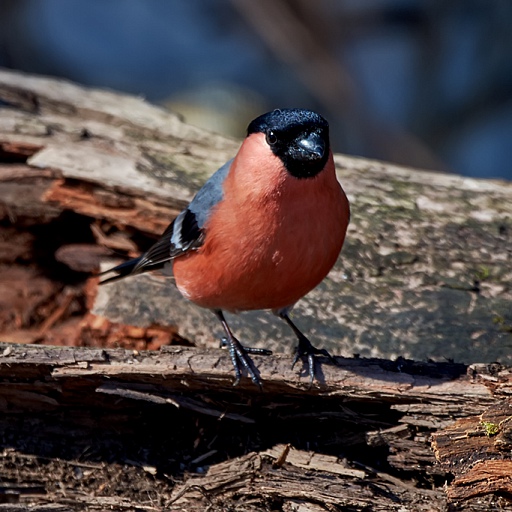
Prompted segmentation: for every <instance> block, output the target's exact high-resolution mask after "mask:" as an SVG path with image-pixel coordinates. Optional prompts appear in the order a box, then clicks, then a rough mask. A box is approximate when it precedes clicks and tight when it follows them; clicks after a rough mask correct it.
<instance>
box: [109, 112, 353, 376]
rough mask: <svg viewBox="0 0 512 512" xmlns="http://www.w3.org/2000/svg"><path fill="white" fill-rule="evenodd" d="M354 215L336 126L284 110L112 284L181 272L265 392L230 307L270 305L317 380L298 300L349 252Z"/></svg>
mask: <svg viewBox="0 0 512 512" xmlns="http://www.w3.org/2000/svg"><path fill="white" fill-rule="evenodd" d="M349 218H350V209H349V203H348V200H347V197H346V196H345V193H344V192H343V189H342V188H341V186H340V184H339V182H338V180H337V178H336V173H335V168H334V161H333V156H332V151H331V149H330V142H329V125H328V123H327V121H326V120H325V119H324V118H323V117H322V116H320V115H318V114H316V113H314V112H311V111H309V110H303V109H280V110H274V111H272V112H269V113H267V114H263V115H261V116H260V117H258V118H256V119H255V120H254V121H252V122H251V123H250V124H249V127H248V129H247V137H246V138H245V139H244V141H243V143H242V145H241V147H240V149H239V150H238V153H237V155H236V156H235V157H234V158H233V159H232V160H230V161H229V162H227V163H226V164H224V165H223V166H222V167H221V168H220V169H219V170H218V171H217V172H216V173H215V174H213V176H211V178H210V179H209V180H208V181H207V182H206V183H205V185H204V186H203V187H202V188H201V189H200V190H199V192H198V193H197V195H196V196H195V197H194V199H193V200H192V201H191V203H190V204H189V205H188V206H187V207H186V208H185V209H184V210H183V211H182V212H181V213H180V214H179V215H178V216H177V217H176V218H175V219H174V221H173V222H172V223H171V224H170V225H169V227H168V228H167V229H166V230H165V232H164V233H163V235H162V237H161V238H160V239H159V240H158V241H157V242H156V243H155V244H154V245H153V246H152V247H151V248H150V249H149V250H148V251H147V252H146V253H144V254H143V255H142V256H140V257H139V258H135V259H132V260H130V261H127V262H125V263H122V264H121V265H118V266H117V267H115V268H112V269H110V270H108V271H106V272H104V273H103V274H108V273H113V274H114V275H113V276H112V277H110V278H108V279H105V280H104V281H103V283H105V282H108V281H112V280H116V279H120V278H123V277H126V276H129V275H135V274H141V273H143V272H148V271H152V270H158V269H163V268H164V267H171V268H172V272H173V274H174V279H175V282H176V286H177V287H178V290H179V291H180V292H181V294H182V295H183V296H184V297H185V298H186V299H188V300H190V301H192V302H193V303H195V304H197V305H198V306H201V307H203V308H208V309H210V310H211V311H212V312H213V313H214V314H215V315H216V316H217V318H218V319H219V320H220V322H221V324H222V327H223V328H224V332H225V338H224V342H225V343H226V344H227V347H228V350H229V354H230V357H231V361H232V363H233V367H234V369H235V381H234V385H236V384H238V382H239V381H240V378H241V375H242V371H243V369H244V368H245V369H246V371H247V373H248V375H249V376H250V378H251V379H252V381H253V382H254V383H255V384H256V385H258V386H261V382H260V377H259V372H258V371H257V369H256V367H255V366H254V363H253V361H252V359H251V358H250V357H249V355H248V354H249V353H260V354H261V353H263V354H270V353H271V352H270V351H268V350H262V349H252V348H249V347H245V346H243V345H242V344H241V343H240V342H239V340H238V339H237V338H236V337H235V336H234V335H233V333H232V332H231V329H230V327H229V325H228V324H227V322H226V319H225V317H224V313H223V311H230V312H240V311H247V310H259V309H270V310H272V312H273V313H274V314H275V315H277V316H278V317H279V318H281V319H283V320H284V321H285V322H286V323H287V324H288V325H289V326H290V328H291V329H292V330H293V332H294V333H295V335H296V336H297V338H298V345H297V348H296V353H295V358H294V362H293V365H295V363H296V362H297V361H298V359H299V358H305V365H306V368H307V370H308V373H309V376H310V380H311V382H313V380H314V377H315V368H314V363H315V356H316V355H318V354H322V355H325V356H327V357H329V358H330V359H331V360H332V361H334V359H333V358H332V356H331V355H330V354H329V353H328V352H327V351H326V350H325V349H317V348H315V347H314V346H313V345H312V344H311V342H310V341H309V340H308V338H307V337H306V336H305V335H304V334H303V333H302V332H301V331H300V330H299V329H298V327H297V326H296V325H295V324H294V323H293V322H292V320H291V319H290V316H289V313H290V310H291V308H292V307H293V305H294V304H295V302H297V301H298V300H299V299H300V298H301V297H303V296H304V295H305V294H306V293H308V292H309V291H310V290H312V289H313V288H314V287H315V286H317V285H318V284H319V283H320V282H321V281H322V280H323V279H324V278H325V276H326V275H327V274H328V272H329V271H330V270H331V268H332V267H333V265H334V263H335V262H336V259H337V258H338V255H339V253H340V251H341V247H342V245H343V241H344V239H345V233H346V230H347V225H348V222H349Z"/></svg>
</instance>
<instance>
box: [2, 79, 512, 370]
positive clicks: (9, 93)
mask: <svg viewBox="0 0 512 512" xmlns="http://www.w3.org/2000/svg"><path fill="white" fill-rule="evenodd" d="M0 101H2V102H3V103H2V104H1V105H2V106H0V147H2V148H3V152H4V153H3V154H4V156H5V158H10V159H11V163H9V165H7V166H5V167H4V166H0V181H1V187H0V204H2V205H3V208H4V209H5V210H6V215H7V214H8V215H10V216H11V218H14V219H15V218H18V219H24V222H27V221H29V219H32V222H35V221H37V222H41V220H40V219H41V216H43V218H46V219H47V220H48V219H51V218H55V217H56V216H58V215H59V214H60V213H61V212H62V211H63V210H66V209H72V210H73V211H74V212H76V213H77V214H79V215H81V216H83V217H84V218H86V219H88V222H89V224H90V226H91V228H90V229H91V230H93V232H94V236H95V238H96V239H97V240H98V241H99V242H100V243H102V244H104V245H105V246H107V247H111V248H114V249H116V250H118V248H119V247H124V248H125V250H126V252H127V253H128V254H130V255H133V254H135V253H137V252H138V251H139V250H141V249H142V248H143V246H144V247H146V246H147V244H149V240H148V239H147V238H142V240H145V241H146V243H142V244H141V246H139V247H137V245H136V244H134V241H133V240H131V239H130V236H132V235H134V234H138V235H148V236H156V235H157V234H159V233H160V232H161V231H162V230H163V229H164V227H165V226H166V224H167V223H168V222H169V221H170V220H171V219H172V217H173V216H174V215H175V214H176V212H177V211H178V210H179V208H181V207H183V205H184V204H185V203H186V201H188V200H190V198H191V197H192V196H193V193H194V192H195V191H196V190H197V189H198V188H199V186H200V185H201V184H202V183H203V182H204V181H205V179H206V178H207V177H208V176H209V175H210V174H211V173H212V172H213V171H214V170H215V169H216V168H217V167H218V166H219V165H220V164H222V163H223V162H225V161H226V160H227V159H228V158H230V157H232V156H233V155H234V153H235V152H236V149H237V145H238V143H237V142H235V141H231V140H227V139H225V138H223V137H220V136H218V135H214V134H211V133H208V132H205V131H203V130H200V129H198V128H194V127H191V126H188V125H186V124H184V123H182V122H181V121H180V120H179V119H178V117H177V116H175V115H173V114H171V113H167V112H165V111H163V110H161V109H159V108H157V107H154V106H151V105H149V104H147V103H146V102H144V101H142V100H140V99H138V98H134V97H130V96H126V95H120V94H115V93H112V92H105V91H96V90H89V89H86V88H82V87H78V86H75V85H72V84H69V83H67V82H63V81H57V80H52V79H46V78H40V77H33V76H28V75H22V74H19V73H15V72H10V71H1V72H0ZM13 162H14V163H13ZM336 163H337V169H338V175H339V178H340V180H341V181H342V183H343V186H344V188H345V190H346V191H347V193H348V196H349V199H350V201H351V205H352V222H351V226H350V228H349V233H348V237H347V241H346V244H345V248H344V250H343V253H342V257H341V258H340V260H339V262H338V265H337V266H336V268H335V270H334V271H333V272H332V273H331V275H330V276H329V278H328V279H327V280H326V281H325V282H324V283H323V284H322V285H320V286H319V287H318V289H317V290H315V291H313V292H312V293H311V294H309V295H308V296H307V297H306V298H305V299H303V300H302V301H300V302H299V304H298V305H297V307H296V317H297V321H298V322H299V324H300V325H301V326H303V328H304V330H305V331H306V332H309V333H311V335H312V337H314V339H315V341H316V343H317V344H318V345H323V346H325V347H326V348H328V349H329V350H331V351H333V352H335V353H338V354H342V355H345V356H351V355H352V354H354V353H358V354H360V355H362V356H366V357H368V356H380V357H396V356H398V355H402V356H405V357H413V358H415V359H427V358H434V359H437V360H446V359H447V358H448V359H455V360H456V361H464V362H466V363H470V362H474V361H479V362H491V361H494V360H500V361H501V362H503V363H508V364H510V363H512V355H511V354H512V352H511V351H510V349H509V347H510V340H511V328H510V326H511V325H512V316H511V309H510V307H509V305H510V301H511V299H512V291H511V289H510V286H509V283H510V281H511V277H512V274H511V273H512V270H511V268H512V266H511V265H510V258H511V254H512V185H510V184H508V183H500V182H492V181H482V180H474V179H469V178H461V177H458V176H453V175H446V174H440V173H427V172H420V171H417V170H413V169H406V168H400V167H397V166H393V165H389V164H384V163H381V162H374V161H368V160H364V159H357V158H351V157H347V156H341V155H337V156H336ZM16 166H17V167H16ZM87 231H88V230H87ZM88 235H89V236H90V231H88ZM85 236H86V235H85V234H84V237H85ZM139 240H141V239H140V238H139ZM74 242H75V243H77V242H80V240H75V241H74ZM118 297H123V300H122V301H120V300H117V299H118ZM142 298H143V300H142ZM94 310H95V311H96V312H97V313H100V314H102V315H106V316H108V317H109V318H110V319H111V320H114V321H118V322H122V323H131V324H136V325H138V326H141V327H148V326H150V325H174V326H177V327H178V330H179V332H180V333H181V334H182V335H183V336H185V337H187V338H189V339H193V340H194V342H195V343H198V344H201V345H202V346H207V345H211V343H212V342H214V343H216V341H215V340H216V338H217V337H218V335H219V334H220V328H219V326H218V325H217V322H216V319H215V318H214V317H213V316H212V315H211V314H210V313H209V312H205V311H201V310H198V309H197V308H195V307H194V306H192V305H190V304H188V303H187V302H186V301H184V300H183V299H182V298H181V297H180V296H179V294H178V293H177V291H176V290H175V289H174V287H173V286H172V285H170V284H169V282H168V281H163V280H161V279H160V280H159V279H157V278H149V279H146V278H144V277H140V278H135V279H132V280H128V281H126V282H123V283H119V284H112V285H109V286H108V287H104V288H102V289H101V290H100V292H99V295H98V298H97V300H96V302H95V306H94ZM230 321H231V323H232V326H233V328H234V329H235V330H236V332H237V333H238V334H239V337H240V338H241V339H243V340H244V341H245V342H246V343H247V344H249V345H250V344H256V345H261V346H266V347H267V348H271V349H273V350H275V351H277V350H281V351H282V350H283V346H290V343H291V342H290V341H286V340H289V339H290V338H291V336H290V333H289V332H288V330H287V329H286V328H283V326H282V325H281V324H280V323H279V322H278V321H277V320H275V319H269V317H268V316H267V315H266V314H260V313H255V314H252V313H250V314H249V313H248V314H243V315H240V316H239V317H237V316H235V317H233V318H230ZM283 340H285V341H284V344H283Z"/></svg>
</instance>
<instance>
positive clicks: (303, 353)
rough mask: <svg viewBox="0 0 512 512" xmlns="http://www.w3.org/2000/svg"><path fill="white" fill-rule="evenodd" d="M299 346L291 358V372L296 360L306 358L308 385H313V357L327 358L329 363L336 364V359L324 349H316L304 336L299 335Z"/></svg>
mask: <svg viewBox="0 0 512 512" xmlns="http://www.w3.org/2000/svg"><path fill="white" fill-rule="evenodd" d="M298 338H299V344H298V345H297V348H296V349H295V357H294V358H293V363H292V370H293V368H294V367H295V365H296V364H297V362H298V360H299V359H301V358H302V357H307V364H306V366H307V371H308V374H309V381H310V384H313V381H314V380H315V356H318V355H322V356H326V357H328V358H329V360H330V361H331V363H333V364H337V362H336V359H335V358H334V357H333V356H332V355H331V354H329V352H328V351H327V350H326V349H325V348H316V347H314V346H313V345H312V344H311V342H310V341H309V340H308V339H307V338H306V336H304V335H301V336H298Z"/></svg>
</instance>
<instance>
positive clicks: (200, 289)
mask: <svg viewBox="0 0 512 512" xmlns="http://www.w3.org/2000/svg"><path fill="white" fill-rule="evenodd" d="M223 189H224V197H223V200H222V201H221V202H219V203H218V205H216V207H215V208H214V210H213V212H212V214H211V216H210V218H209V220H208V222H207V223H206V225H205V232H206V236H205V241H204V244H203V246H202V247H200V248H199V249H198V250H197V251H193V252H190V253H188V254H186V255H184V256H181V257H178V258H176V259H175V260H174V263H173V271H174V276H175V279H176V284H177V286H178V289H179V290H180V292H181V293H182V294H183V295H184V296H185V297H186V298H187V299H189V300H191V301H192V302H194V303H196V304H198V305H199V306H202V307H205V308H211V309H225V310H228V311H243V310H252V309H279V308H284V307H287V306H290V305H292V304H294V303H295V302H296V301H297V300H299V299H300V298H301V297H302V296H304V295H305V294H306V293H308V292H309V291H310V290H312V289H313V288H314V287H315V286H317V285H318V284H319V283H320V282H321V281H322V280H323V279H324V277H325V276H326V275H327V274H328V272H329V271H330V270H331V268H332V267H333V265H334V263H335V262H336V259H337V257H338V255H339V253H340V250H341V247H342V245H343V241H344V238H345V233H346V230H347V225H348V221H349V217H350V213H349V205H348V201H347V198H346V196H345V193H344V192H343V190H342V188H341V186H340V184H339V182H338V180H337V178H336V173H335V168H334V162H333V158H332V153H330V155H329V159H328V161H327V163H326V166H325V168H324V169H323V170H322V171H321V172H320V173H319V174H317V175H316V176H315V177H312V178H296V177H294V176H292V175H291V174H289V173H288V171H287V170H286V169H285V167H284V166H283V164H282V162H281V160H280V159H279V158H278V157H277V156H275V155H274V154H273V153H272V152H271V151H270V149H269V147H268V145H267V144H266V142H265V135H264V134H262V133H255V134H252V135H250V136H249V137H248V138H247V139H246V140H245V141H244V143H243V144H242V147H241V148H240V151H239V152H238V154H237V156H236V158H235V159H234V161H233V163H232V166H231V169H230V171H229V174H228V176H227V177H226V180H225V182H224V186H223Z"/></svg>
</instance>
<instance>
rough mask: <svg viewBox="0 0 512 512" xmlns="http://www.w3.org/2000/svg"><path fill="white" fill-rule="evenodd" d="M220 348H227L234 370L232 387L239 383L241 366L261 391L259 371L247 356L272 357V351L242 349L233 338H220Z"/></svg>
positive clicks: (251, 348)
mask: <svg viewBox="0 0 512 512" xmlns="http://www.w3.org/2000/svg"><path fill="white" fill-rule="evenodd" d="M221 346H224V347H227V349H228V352H229V357H230V358H231V363H232V364H233V368H234V369H235V380H234V381H233V386H237V385H238V384H239V383H240V379H241V378H242V368H241V366H242V367H243V368H245V369H246V370H247V373H248V374H249V377H250V378H251V380H252V381H253V382H254V384H256V386H258V387H259V388H260V389H261V388H262V385H261V379H260V376H259V371H258V369H257V368H256V366H255V365H254V363H253V361H252V360H251V358H250V357H249V356H248V354H259V355H265V356H268V355H272V351H271V350H267V349H264V348H253V347H244V346H243V345H242V344H241V343H240V342H239V341H238V340H237V339H236V338H235V337H232V338H222V340H221Z"/></svg>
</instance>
